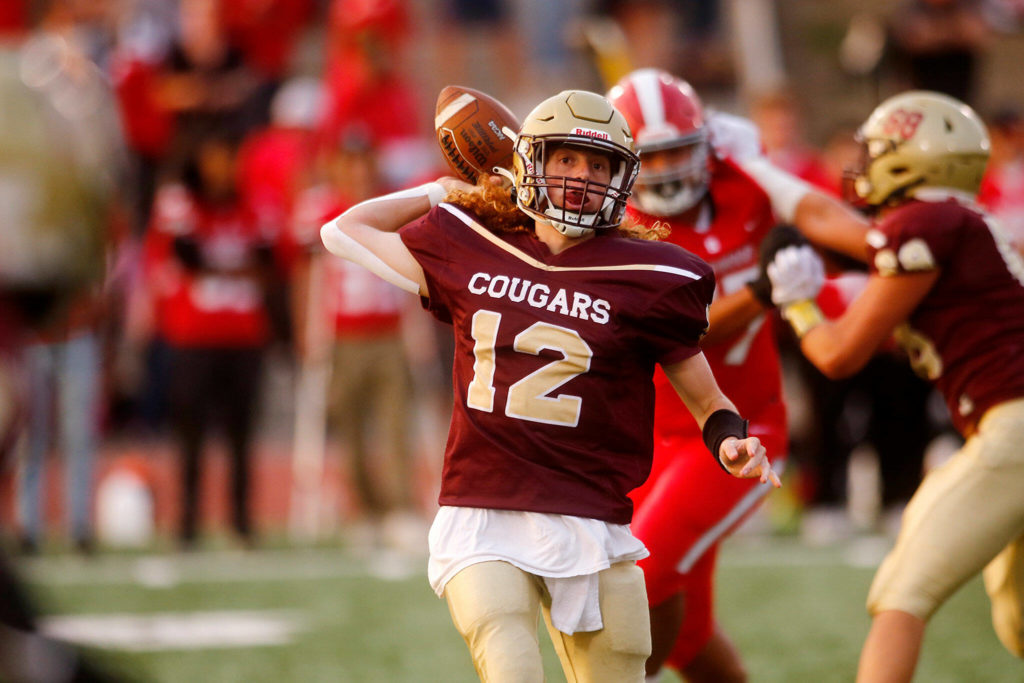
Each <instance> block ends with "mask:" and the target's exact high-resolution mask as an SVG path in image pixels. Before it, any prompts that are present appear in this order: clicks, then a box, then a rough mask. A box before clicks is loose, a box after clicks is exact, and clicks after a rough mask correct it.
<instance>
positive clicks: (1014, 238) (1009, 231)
mask: <svg viewBox="0 0 1024 683" xmlns="http://www.w3.org/2000/svg"><path fill="white" fill-rule="evenodd" d="M988 124H989V133H990V135H991V138H992V156H991V157H989V161H988V166H987V167H986V168H985V177H984V178H983V179H982V181H981V189H979V190H978V203H979V204H981V205H982V206H984V207H985V208H986V209H987V210H988V212H989V213H990V214H992V216H993V217H995V218H996V219H997V220H998V221H999V225H1000V228H1002V230H1003V232H1004V233H1005V235H1006V238H1007V239H1008V240H1010V242H1011V243H1013V245H1014V246H1015V247H1016V248H1017V250H1018V251H1020V252H1022V253H1024V114H1022V113H1021V111H1020V110H1019V109H1018V108H1017V107H1014V106H1007V107H1003V108H1002V109H999V110H998V111H996V112H994V113H993V114H992V115H991V116H990V117H989V121H988Z"/></svg>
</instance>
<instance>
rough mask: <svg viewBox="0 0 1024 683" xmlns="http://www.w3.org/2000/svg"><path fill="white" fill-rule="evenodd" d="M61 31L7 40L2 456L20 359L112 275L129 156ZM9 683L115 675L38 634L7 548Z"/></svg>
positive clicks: (2, 666) (0, 301)
mask: <svg viewBox="0 0 1024 683" xmlns="http://www.w3.org/2000/svg"><path fill="white" fill-rule="evenodd" d="M68 49H69V47H68V43H67V42H65V41H62V40H61V39H60V38H59V37H58V36H55V35H53V34H48V33H38V34H35V35H33V36H32V37H31V38H30V39H29V40H27V41H24V42H22V41H20V40H19V41H11V40H10V39H9V38H7V37H5V38H2V39H0V101H2V102H3V112H4V114H5V121H4V125H3V126H0V226H2V230H0V430H2V432H0V456H8V455H9V448H8V446H9V444H10V443H11V442H12V441H13V437H14V435H15V434H16V432H17V430H18V428H19V425H20V424H21V421H20V420H19V419H18V418H17V417H16V416H17V415H19V414H20V413H23V411H24V406H23V405H22V401H23V400H24V397H25V394H24V392H23V391H22V390H21V387H23V386H24V385H23V384H22V381H21V379H20V378H19V377H18V373H19V372H20V370H21V368H20V366H19V363H18V360H17V357H18V354H19V352H20V349H21V347H22V346H23V344H24V343H25V341H26V336H25V335H26V334H27V333H28V332H29V331H30V330H32V329H38V328H40V327H43V326H45V325H46V324H48V323H49V322H51V321H53V320H54V319H55V318H56V317H57V316H59V315H60V314H61V311H63V310H66V307H67V306H68V305H70V303H71V302H72V300H74V299H75V298H76V297H78V296H80V295H81V294H82V293H83V292H85V291H88V289H89V288H90V287H92V286H94V285H95V284H96V283H97V282H99V280H100V279H101V278H102V274H103V262H104V256H105V244H106V241H107V230H108V228H109V225H110V220H111V215H112V210H113V209H114V207H115V205H116V201H117V194H116V183H115V177H114V176H115V175H116V171H117V169H118V166H119V163H118V159H117V150H118V144H117V139H116V128H115V127H112V126H111V120H110V118H109V115H110V113H111V111H112V107H111V106H110V105H111V104H112V100H111V96H110V93H109V92H107V90H106V88H105V84H104V80H103V78H102V77H101V75H100V74H99V73H98V71H97V70H96V69H95V67H94V66H93V65H92V64H91V63H89V62H88V61H87V60H82V59H79V58H78V56H77V55H75V54H73V53H70V52H67V50H68ZM0 679H2V680H8V681H22V680H27V681H52V680H76V681H114V680H121V679H120V678H119V677H116V676H114V675H113V674H112V673H109V672H104V671H102V670H101V669H98V668H97V667H96V665H95V663H94V662H92V661H91V660H90V659H89V658H85V657H84V656H83V655H82V654H81V653H80V652H78V651H77V650H76V649H74V648H72V647H70V646H68V645H66V644H63V643H58V642H56V641H53V640H51V639H49V638H47V637H46V636H43V635H42V634H41V633H39V629H38V623H37V621H36V608H35V606H34V605H33V604H31V601H30V599H29V598H28V596H27V592H26V591H25V590H24V589H23V588H22V586H21V582H20V580H19V579H18V577H17V576H15V574H14V572H13V570H12V569H11V568H10V567H9V566H8V563H7V561H6V559H4V558H3V557H2V556H0Z"/></svg>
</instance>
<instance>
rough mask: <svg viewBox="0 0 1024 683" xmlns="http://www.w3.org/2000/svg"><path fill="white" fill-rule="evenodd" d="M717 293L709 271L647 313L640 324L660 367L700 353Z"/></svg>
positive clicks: (665, 298) (676, 290)
mask: <svg viewBox="0 0 1024 683" xmlns="http://www.w3.org/2000/svg"><path fill="white" fill-rule="evenodd" d="M714 292H715V276H714V273H713V272H712V271H711V269H710V268H708V269H707V272H706V273H704V274H703V276H702V277H701V278H700V279H698V280H693V281H689V282H686V283H684V284H680V285H678V286H676V287H674V288H672V289H670V290H669V291H668V292H666V293H664V294H663V295H662V296H661V297H660V298H659V299H658V300H657V301H655V302H654V305H653V306H651V308H650V309H649V310H648V311H647V313H646V316H645V317H644V319H643V320H642V321H641V324H642V326H643V329H644V333H645V335H646V338H647V341H648V343H649V344H650V345H651V347H652V350H653V355H654V358H655V359H656V360H657V361H658V362H659V363H660V364H661V365H663V366H664V365H672V364H673V363H678V362H679V361H682V360H686V359H687V358H689V357H690V356H693V355H696V354H697V353H698V352H699V351H700V341H701V339H702V338H703V337H704V333H705V332H707V329H708V307H709V306H710V305H711V299H712V297H713V296H714Z"/></svg>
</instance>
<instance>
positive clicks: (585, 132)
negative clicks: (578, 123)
mask: <svg viewBox="0 0 1024 683" xmlns="http://www.w3.org/2000/svg"><path fill="white" fill-rule="evenodd" d="M569 135H582V136H584V137H588V138H598V139H600V140H611V139H612V136H610V135H608V133H605V132H604V131H601V130H594V129H593V128H573V129H572V130H571V131H569Z"/></svg>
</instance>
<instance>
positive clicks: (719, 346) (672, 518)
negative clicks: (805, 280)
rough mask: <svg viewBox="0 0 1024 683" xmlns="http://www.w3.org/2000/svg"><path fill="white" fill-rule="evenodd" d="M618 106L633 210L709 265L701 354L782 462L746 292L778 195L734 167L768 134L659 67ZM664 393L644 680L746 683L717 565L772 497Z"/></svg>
mask: <svg viewBox="0 0 1024 683" xmlns="http://www.w3.org/2000/svg"><path fill="white" fill-rule="evenodd" d="M609 98H610V99H611V101H612V103H613V104H614V105H615V106H616V108H617V109H619V111H620V112H622V114H623V115H624V116H625V118H626V120H627V121H628V122H629V125H630V127H631V129H632V131H633V134H634V136H635V137H636V140H637V147H638V149H639V151H640V161H641V167H640V173H639V176H638V178H637V182H636V189H635V191H634V193H633V195H632V197H630V199H629V205H628V208H627V214H628V215H629V216H630V217H632V218H634V219H635V220H636V221H637V222H639V223H640V224H641V225H644V226H647V227H650V228H655V227H657V226H667V227H668V228H669V229H670V233H669V234H668V236H667V237H665V238H664V239H665V240H666V241H669V242H672V243H674V244H677V245H680V246H682V247H684V248H685V249H687V250H688V251H690V252H692V253H694V254H696V255H698V256H700V257H701V258H702V259H704V260H705V261H707V262H708V263H710V264H711V266H712V268H713V269H714V272H715V278H716V282H717V289H716V292H715V300H714V303H713V304H712V305H711V308H710V311H709V315H708V317H709V320H710V327H709V330H708V334H707V336H706V337H705V338H704V341H703V342H702V343H701V347H702V348H703V349H704V355H705V356H706V357H707V359H708V363H709V364H710V366H711V369H712V371H713V372H714V375H715V378H716V380H717V381H718V383H719V386H720V387H721V388H722V391H723V392H724V393H726V394H727V395H728V396H729V397H730V398H731V399H732V400H733V401H735V403H736V405H737V406H738V407H739V410H740V412H741V413H743V415H744V416H746V417H748V418H749V419H750V433H751V434H754V435H755V436H757V437H758V438H759V439H760V440H761V442H762V443H763V444H764V445H765V446H766V447H767V449H768V451H769V452H771V453H772V454H773V455H775V458H776V459H775V463H776V465H778V464H779V462H780V461H781V460H782V459H783V458H784V457H785V454H786V453H787V452H788V433H787V422H786V410H785V406H784V405H783V403H782V380H781V372H780V368H779V354H778V349H777V348H776V344H775V334H774V332H773V329H772V319H771V318H770V317H769V316H766V315H765V310H766V309H770V308H771V301H770V299H769V296H768V294H769V293H768V292H767V287H766V286H763V287H759V286H756V285H754V286H748V285H751V283H752V282H753V281H755V280H757V279H758V271H759V266H758V261H759V256H758V254H759V246H760V244H761V242H762V241H763V240H764V239H765V237H766V235H767V234H768V232H769V231H770V230H771V229H772V227H773V226H774V225H775V223H776V218H775V216H774V215H773V213H772V208H771V203H770V200H769V197H768V196H767V195H766V193H765V192H764V191H763V190H762V189H761V188H760V187H759V186H758V185H757V183H756V182H754V181H753V180H752V179H751V178H750V177H748V176H747V174H746V173H744V172H743V170H742V169H741V168H740V167H739V166H738V164H737V159H741V158H746V157H748V156H751V155H757V154H759V153H760V145H759V140H758V134H757V130H756V128H754V126H753V124H751V123H749V122H747V121H745V120H742V119H737V117H733V116H729V115H725V114H717V113H712V112H705V110H704V107H703V106H702V104H701V101H700V98H699V97H698V95H697V93H696V92H694V90H693V88H692V87H691V86H690V84H689V83H687V82H686V81H683V80H682V79H679V78H676V77H674V76H672V75H671V74H668V73H666V72H664V71H661V70H659V69H640V70H637V71H634V72H632V73H630V74H628V75H627V76H625V77H624V78H623V79H622V80H621V81H619V83H618V84H617V85H616V86H615V87H613V88H612V90H611V91H610V92H609ZM804 248H805V249H810V247H804ZM761 282H763V283H764V285H767V282H766V281H764V280H761ZM655 384H656V386H657V394H656V409H655V448H654V466H653V470H652V475H651V477H650V478H649V479H648V480H647V482H646V483H645V484H644V485H643V486H642V487H640V488H639V489H637V490H636V491H634V492H633V494H632V497H633V500H634V502H635V503H636V506H637V507H636V513H635V514H634V517H633V533H635V534H636V535H637V537H638V538H640V539H641V540H642V541H643V542H644V544H645V545H646V546H647V547H648V549H649V550H650V552H651V554H650V556H649V557H647V558H646V559H644V560H643V561H641V562H640V566H641V568H642V569H643V570H644V575H645V578H646V582H647V595H648V600H649V602H650V611H651V636H652V641H653V652H652V656H651V658H650V659H649V660H648V663H647V673H648V675H650V676H652V677H653V676H655V675H656V674H657V673H658V671H660V670H661V668H662V666H663V665H666V664H667V665H668V666H671V667H672V668H673V669H676V670H677V671H679V672H680V673H681V674H682V675H684V676H685V677H686V679H687V680H689V681H716V682H720V681H742V680H745V679H746V674H745V671H744V668H743V664H742V661H741V659H740V656H739V653H738V652H737V651H736V648H735V647H734V646H733V645H732V643H731V642H730V641H729V639H728V637H727V636H726V635H725V633H724V632H723V631H722V629H721V628H720V627H719V625H718V624H716V623H715V620H714V611H713V606H712V605H713V593H714V586H713V575H714V568H715V562H716V559H717V554H718V548H719V544H720V542H721V541H722V540H723V539H724V538H725V537H726V536H727V535H728V534H729V533H730V532H731V531H732V530H733V529H735V528H736V526H737V525H738V524H739V523H740V522H741V521H742V520H743V519H745V518H746V516H747V515H749V514H750V513H751V512H752V511H753V510H755V509H756V508H757V506H758V505H759V504H760V502H761V501H762V500H763V498H764V496H765V494H766V493H768V491H769V490H770V489H771V487H770V486H766V485H763V484H761V483H759V482H757V481H755V480H735V479H727V478H725V477H720V478H716V477H714V476H712V475H713V472H712V469H713V463H710V462H709V461H708V459H707V457H706V456H704V455H702V453H701V452H702V451H703V450H704V446H703V443H702V439H701V430H700V427H699V426H698V425H697V424H696V423H694V421H693V419H692V417H691V416H690V414H689V413H688V412H687V411H686V410H684V409H683V406H682V404H681V403H680V402H679V399H678V397H677V395H676V393H675V391H673V390H672V387H671V382H670V380H669V378H667V377H665V375H664V374H662V373H658V374H657V375H656V378H655ZM708 465H711V466H712V467H711V468H709V467H708Z"/></svg>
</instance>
